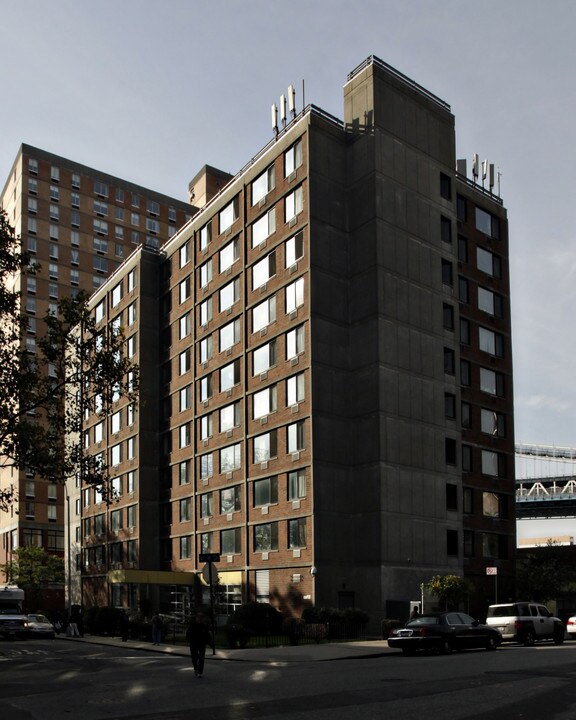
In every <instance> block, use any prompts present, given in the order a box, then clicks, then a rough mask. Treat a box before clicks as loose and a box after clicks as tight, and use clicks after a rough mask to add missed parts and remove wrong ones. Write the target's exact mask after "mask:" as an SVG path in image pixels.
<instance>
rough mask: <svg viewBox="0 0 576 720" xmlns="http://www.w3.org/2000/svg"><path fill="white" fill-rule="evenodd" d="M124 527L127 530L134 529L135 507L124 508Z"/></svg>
mask: <svg viewBox="0 0 576 720" xmlns="http://www.w3.org/2000/svg"><path fill="white" fill-rule="evenodd" d="M126 525H127V526H128V527H129V528H133V527H136V505H129V506H128V507H127V508H126Z"/></svg>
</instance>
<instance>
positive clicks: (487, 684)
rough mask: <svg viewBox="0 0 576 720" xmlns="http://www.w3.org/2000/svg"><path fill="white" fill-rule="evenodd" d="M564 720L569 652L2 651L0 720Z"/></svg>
mask: <svg viewBox="0 0 576 720" xmlns="http://www.w3.org/2000/svg"><path fill="white" fill-rule="evenodd" d="M304 716H305V717H306V718H307V720H325V719H326V720H328V718H330V720H352V719H354V720H355V719H356V718H362V720H371V719H372V718H375V719H376V718H378V719H380V718H384V717H385V718H386V719H387V720H404V719H406V720H408V719H410V720H413V719H414V718H431V719H433V720H434V719H435V718H443V720H444V719H446V720H461V719H462V720H464V719H466V720H500V719H502V720H519V719H520V718H521V719H522V720H574V718H576V642H567V643H565V644H564V645H563V646H554V645H540V646H537V647H534V648H524V647H518V646H506V647H504V648H502V649H500V650H498V651H497V652H486V651H483V650H480V651H474V650H473V651H468V652H464V653H456V654H453V655H449V656H437V655H425V656H416V657H404V656H403V655H401V654H399V653H398V654H396V653H391V652H390V653H388V654H386V655H384V656H383V657H369V658H362V659H361V658H356V659H346V660H331V661H323V662H319V661H316V662H314V661H311V662H293V663H280V662H276V663H267V662H252V661H250V660H244V661H226V660H222V659H215V658H212V657H211V656H208V658H207V663H206V669H205V675H204V678H202V679H201V680H199V679H197V678H195V677H194V673H193V672H192V668H191V666H190V663H189V660H188V659H187V658H185V657H182V656H173V655H165V654H161V653H155V652H146V651H137V650H134V649H132V648H130V646H129V645H126V646H121V647H104V646H98V645H89V644H83V643H75V642H70V641H66V640H55V641H48V640H27V641H20V642H9V641H3V642H0V717H1V718H2V720H60V719H61V718H74V720H76V719H77V718H78V719H79V720H102V719H103V718H107V719H110V718H142V719H145V720H184V718H186V720H243V719H246V720H266V718H276V719H277V720H284V719H285V718H286V719H287V718H304Z"/></svg>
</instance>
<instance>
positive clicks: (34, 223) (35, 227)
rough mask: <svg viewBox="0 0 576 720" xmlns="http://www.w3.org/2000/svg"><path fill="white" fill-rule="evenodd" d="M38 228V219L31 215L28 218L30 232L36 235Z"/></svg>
mask: <svg viewBox="0 0 576 720" xmlns="http://www.w3.org/2000/svg"><path fill="white" fill-rule="evenodd" d="M37 230H38V221H37V220H36V218H32V217H29V218H28V232H29V233H33V234H34V235H36V232H37Z"/></svg>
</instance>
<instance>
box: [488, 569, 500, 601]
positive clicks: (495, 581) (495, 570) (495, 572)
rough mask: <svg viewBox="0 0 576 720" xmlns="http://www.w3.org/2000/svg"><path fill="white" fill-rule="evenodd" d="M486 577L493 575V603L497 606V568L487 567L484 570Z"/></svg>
mask: <svg viewBox="0 0 576 720" xmlns="http://www.w3.org/2000/svg"><path fill="white" fill-rule="evenodd" d="M486 575H493V576H494V603H495V604H496V605H497V604H498V568H497V567H494V566H492V567H487V568H486Z"/></svg>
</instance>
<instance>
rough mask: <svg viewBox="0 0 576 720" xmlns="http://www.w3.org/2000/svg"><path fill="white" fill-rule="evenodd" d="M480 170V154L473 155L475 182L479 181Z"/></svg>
mask: <svg viewBox="0 0 576 720" xmlns="http://www.w3.org/2000/svg"><path fill="white" fill-rule="evenodd" d="M479 170H480V158H479V157H478V153H474V155H472V177H473V178H474V182H476V181H477V180H478V175H479Z"/></svg>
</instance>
